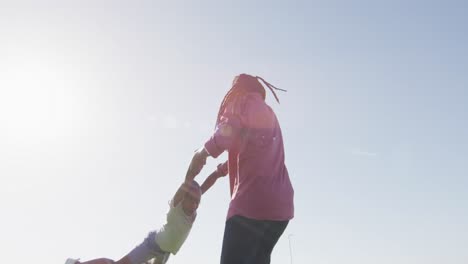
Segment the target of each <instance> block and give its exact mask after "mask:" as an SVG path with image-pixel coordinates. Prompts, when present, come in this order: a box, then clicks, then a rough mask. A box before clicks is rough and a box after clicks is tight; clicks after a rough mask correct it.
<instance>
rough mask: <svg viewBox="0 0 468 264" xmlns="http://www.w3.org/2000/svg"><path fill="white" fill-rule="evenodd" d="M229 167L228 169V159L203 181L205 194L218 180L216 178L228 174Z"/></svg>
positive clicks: (202, 188) (202, 186)
mask: <svg viewBox="0 0 468 264" xmlns="http://www.w3.org/2000/svg"><path fill="white" fill-rule="evenodd" d="M227 172H228V169H227V161H226V162H224V163H223V164H219V165H218V168H217V169H216V170H215V171H213V172H212V173H211V174H210V175H209V176H208V177H207V178H206V179H205V181H204V182H203V183H202V185H201V190H202V193H203V194H204V193H205V192H206V191H208V190H209V189H210V188H211V186H213V185H214V184H215V182H216V180H217V179H218V178H219V177H224V176H226V175H227Z"/></svg>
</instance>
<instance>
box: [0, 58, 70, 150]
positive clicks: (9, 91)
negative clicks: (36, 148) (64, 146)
mask: <svg viewBox="0 0 468 264" xmlns="http://www.w3.org/2000/svg"><path fill="white" fill-rule="evenodd" d="M2 64H3V66H2V68H0V73H1V75H2V78H0V122H1V123H0V124H1V127H2V129H1V130H2V131H1V132H0V134H1V136H2V140H7V142H9V143H10V144H21V145H23V144H27V145H30V144H37V143H51V142H53V141H55V140H58V139H61V138H63V137H64V136H66V134H67V133H68V132H70V130H71V128H72V119H73V118H72V117H73V100H72V99H73V97H72V94H71V91H72V89H70V88H69V87H67V79H66V72H64V70H63V69H61V68H60V67H59V66H58V65H53V64H52V63H51V62H50V61H47V60H39V59H28V60H19V61H18V60H12V61H10V62H9V63H2Z"/></svg>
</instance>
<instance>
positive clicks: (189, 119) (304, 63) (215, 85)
mask: <svg viewBox="0 0 468 264" xmlns="http://www.w3.org/2000/svg"><path fill="white" fill-rule="evenodd" d="M467 12H468V5H467V4H465V3H464V2H463V1H341V2H340V1H303V2H298V1H256V2H255V1H185V2H182V1H40V2H39V1H34V2H33V1H0V210H1V214H2V217H1V218H0V234H1V235H0V248H1V249H2V262H3V263H18V262H20V261H25V260H28V261H34V262H35V263H44V264H45V263H47V264H49V263H64V261H65V259H66V258H67V257H73V258H81V259H82V260H88V259H92V258H97V257H109V258H113V259H116V260H117V259H119V258H120V257H122V256H123V255H124V254H126V253H128V251H130V250H131V249H132V248H133V247H135V246H136V245H138V244H139V243H140V242H141V241H142V240H143V238H145V236H146V234H147V233H148V232H149V231H151V230H154V229H158V228H160V227H161V225H162V224H163V223H164V219H165V215H166V212H167V209H168V205H167V202H168V200H169V199H170V198H171V197H172V195H173V194H174V192H175V191H176V189H177V187H178V186H179V184H180V183H181V182H182V180H183V178H184V173H185V171H186V169H187V166H188V164H189V161H190V159H191V157H192V154H193V151H194V150H195V149H196V148H198V147H200V146H201V145H202V144H203V143H204V142H205V140H206V139H208V137H209V136H210V133H211V132H212V130H213V126H214V121H215V117H216V114H217V111H218V107H219V104H220V102H221V99H222V97H223V96H224V94H225V92H226V91H227V90H228V89H229V88H230V84H231V82H232V79H233V77H234V76H235V75H238V74H239V73H250V74H253V75H259V76H262V77H264V78H265V79H266V80H268V81H269V82H271V83H272V84H274V85H276V86H278V87H280V88H283V89H286V90H288V92H286V93H279V97H280V100H281V104H280V105H278V104H276V102H275V101H274V99H273V97H272V96H271V94H268V95H267V101H268V102H269V103H270V104H271V105H272V107H273V108H274V109H275V111H276V113H277V115H278V118H279V120H280V122H281V126H282V128H283V136H284V140H285V148H286V164H287V166H288V169H289V172H290V176H291V180H292V183H293V185H294V188H295V205H296V208H295V209H296V211H295V218H294V219H293V220H292V221H291V222H290V224H289V226H288V228H287V229H286V231H285V233H284V235H283V237H282V238H281V239H280V241H279V242H278V244H277V246H276V248H275V250H274V252H273V255H272V262H271V263H272V264H284V263H290V262H291V256H292V262H293V263H304V264H305V263H315V264H344V263H346V264H375V263H379V264H387V263H388V264H395V263H398V264H415V263H421V264H439V263H440V264H445V263H450V264H462V263H463V264H465V263H468V250H467V247H468V192H467V189H468V176H467V175H468V154H467V153H468V152H467V149H468V136H467V135H468V123H467V116H468V77H467V74H466V71H467V70H466V69H467V68H468V50H467V48H466V47H468V27H467V25H468V18H467V16H466V14H467ZM223 158H226V155H223V156H222V157H221V158H219V159H217V160H213V159H210V160H209V163H208V164H207V166H206V167H205V170H204V171H203V172H202V173H201V174H200V175H199V176H198V178H197V179H198V180H199V181H200V182H201V181H202V180H203V179H204V177H205V176H206V175H208V174H209V173H210V172H211V171H212V170H213V169H214V168H215V166H216V164H217V163H219V162H222V161H224V160H223ZM228 203H229V188H228V181H227V179H224V180H223V179H222V180H220V181H219V182H218V183H217V184H216V185H215V186H214V187H213V189H212V190H210V191H209V192H208V193H207V194H206V195H205V196H204V197H203V199H202V204H201V206H200V208H199V211H198V218H197V221H196V223H195V225H194V227H193V230H192V233H191V235H190V236H189V238H188V240H187V241H186V243H185V244H184V246H183V247H182V249H181V251H180V252H179V253H178V254H177V255H176V256H171V258H170V260H169V263H171V264H182V263H219V257H220V252H221V243H222V236H223V231H224V221H225V217H226V212H227V208H228ZM290 246H291V247H290ZM290 249H292V250H290Z"/></svg>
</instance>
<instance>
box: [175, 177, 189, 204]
mask: <svg viewBox="0 0 468 264" xmlns="http://www.w3.org/2000/svg"><path fill="white" fill-rule="evenodd" d="M189 188H190V186H189V184H188V183H187V182H184V183H182V185H180V187H179V189H177V192H176V193H175V194H174V197H173V198H172V204H173V205H174V206H177V205H178V204H179V203H180V202H181V201H182V200H183V199H184V195H185V193H186V192H187V190H188V189H189Z"/></svg>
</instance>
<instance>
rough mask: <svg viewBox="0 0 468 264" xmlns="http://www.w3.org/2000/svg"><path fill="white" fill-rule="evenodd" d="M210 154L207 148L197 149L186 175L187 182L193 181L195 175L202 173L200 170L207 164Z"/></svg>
mask: <svg viewBox="0 0 468 264" xmlns="http://www.w3.org/2000/svg"><path fill="white" fill-rule="evenodd" d="M208 156H209V154H208V152H207V151H206V150H205V148H200V149H199V150H197V151H195V154H194V155H193V158H192V161H191V162H190V166H189V169H188V171H187V175H186V176H185V181H186V182H190V181H192V180H193V179H194V178H195V176H197V175H198V174H199V173H200V171H201V170H202V169H203V166H205V164H206V159H207V158H208Z"/></svg>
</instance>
